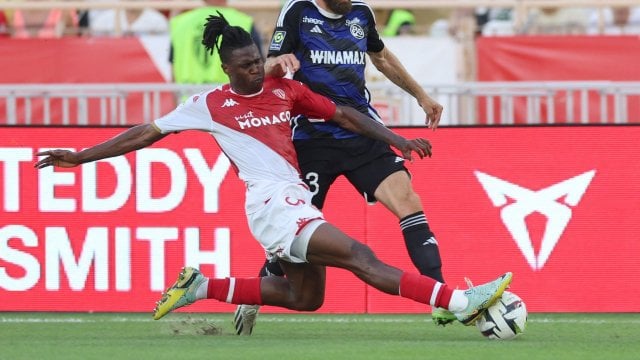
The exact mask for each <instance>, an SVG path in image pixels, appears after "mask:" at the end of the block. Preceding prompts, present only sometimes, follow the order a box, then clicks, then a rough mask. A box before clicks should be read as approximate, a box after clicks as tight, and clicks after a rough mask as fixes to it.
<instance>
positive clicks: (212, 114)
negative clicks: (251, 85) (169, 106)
mask: <svg viewBox="0 0 640 360" xmlns="http://www.w3.org/2000/svg"><path fill="white" fill-rule="evenodd" d="M335 111H336V105H335V104H334V103H333V102H332V101H331V100H329V99H328V98H325V97H323V96H321V95H318V94H315V93H314V92H312V91H311V90H309V88H307V87H306V85H303V84H302V83H300V82H298V81H294V80H288V79H283V78H267V79H265V81H264V85H263V87H262V90H261V91H260V92H258V93H257V94H253V95H239V94H236V93H235V92H233V90H231V87H230V86H229V85H224V86H221V87H218V88H216V89H213V90H210V91H207V92H204V93H201V94H198V95H193V96H191V97H190V98H189V99H188V100H187V101H185V102H184V103H182V104H180V105H179V106H178V107H177V108H176V109H175V110H173V111H172V112H171V113H169V114H167V115H165V116H163V117H161V118H160V119H157V120H155V121H154V125H155V126H156V127H157V128H158V129H159V130H160V132H162V133H163V134H164V133H170V132H179V131H184V130H201V131H207V132H209V133H211V134H212V135H213V137H214V138H215V140H216V141H217V142H218V145H219V146H220V148H221V150H222V151H223V152H224V153H225V154H226V155H227V157H228V158H229V160H230V161H231V163H232V164H233V167H234V169H235V171H236V173H237V174H238V177H239V178H240V179H241V180H243V181H244V182H245V183H246V184H247V193H248V194H249V192H251V191H252V188H254V190H258V191H257V192H260V193H262V194H265V192H267V193H268V189H267V188H268V187H269V186H268V184H273V183H274V182H276V183H277V182H285V183H299V182H300V181H301V180H300V171H299V168H298V161H297V158H296V152H295V148H294V147H293V142H292V140H291V125H290V120H291V118H293V117H294V116H295V115H298V114H301V113H304V114H305V115H307V116H309V117H312V118H318V119H331V118H332V117H333V115H334V114H335ZM261 185H262V186H261ZM259 188H260V189H259ZM247 201H248V202H249V196H247ZM247 206H248V207H250V204H249V203H247ZM247 210H249V209H247Z"/></svg>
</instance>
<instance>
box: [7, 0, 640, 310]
mask: <svg viewBox="0 0 640 360" xmlns="http://www.w3.org/2000/svg"><path fill="white" fill-rule="evenodd" d="M228 3H229V4H228V6H231V7H235V8H237V9H239V10H241V11H244V12H246V13H248V14H250V15H252V16H253V17H254V19H255V22H256V25H257V27H258V28H259V29H260V31H261V33H262V40H263V42H264V50H265V51H266V47H267V43H268V41H269V40H270V35H271V32H272V30H273V24H274V23H275V19H276V17H277V13H278V11H279V9H280V6H281V1H268V0H258V1H248V0H230V1H229V2H228ZM368 3H369V4H370V5H371V6H372V7H373V8H374V9H375V12H376V16H377V21H378V24H379V27H380V28H379V30H380V32H382V31H383V30H384V26H385V23H386V20H387V18H388V17H389V15H390V13H391V12H392V11H393V10H396V9H406V10H409V11H411V12H412V13H413V15H414V16H415V23H413V24H412V27H411V29H410V31H409V34H403V35H398V36H388V37H385V38H384V41H385V43H386V44H387V46H389V48H391V49H392V50H393V52H394V53H395V54H396V55H397V56H398V57H399V58H400V60H401V61H402V62H403V63H404V64H405V66H406V67H407V68H408V69H409V71H410V72H411V73H412V74H413V76H414V77H415V78H416V80H418V82H419V83H420V84H422V85H423V86H424V87H425V89H427V90H428V92H429V93H430V94H432V95H433V96H435V97H436V98H437V99H439V101H440V102H441V103H442V104H443V106H444V108H445V111H444V116H443V120H442V123H441V124H442V128H441V129H439V130H438V131H436V132H433V133H432V132H427V131H426V130H425V129H424V128H421V125H423V123H424V116H423V115H422V114H421V112H420V110H419V108H418V107H417V105H416V104H415V101H413V99H412V98H411V97H409V96H408V95H406V94H404V93H402V92H401V91H400V90H399V89H398V88H397V87H395V86H394V85H393V84H391V83H390V82H389V81H387V80H385V79H384V78H383V77H382V76H381V75H380V74H379V73H377V72H376V71H375V70H373V69H369V70H370V71H369V72H368V78H369V88H370V90H371V93H372V102H373V103H374V105H375V107H377V108H378V110H379V111H380V112H381V115H382V116H383V118H384V120H385V122H386V123H387V124H388V125H389V126H392V127H394V128H395V129H396V130H397V131H398V132H400V133H402V134H403V135H405V136H413V137H416V136H424V137H427V138H429V139H430V140H431V141H432V143H433V144H434V151H435V155H434V157H433V158H432V159H427V160H422V161H415V162H414V163H412V164H409V168H410V170H411V172H412V174H413V178H414V183H415V185H416V189H417V190H418V191H419V192H420V194H421V195H422V198H423V199H424V201H425V208H426V213H427V216H428V218H429V220H430V222H431V224H432V227H433V228H434V229H435V232H436V234H437V236H438V239H439V241H440V243H441V248H442V253H443V261H444V273H445V276H446V278H447V281H448V282H449V283H450V284H452V285H454V286H455V285H459V286H461V287H463V286H464V282H463V278H464V277H465V276H467V277H470V278H471V279H472V280H475V281H477V282H483V281H485V280H488V279H491V278H492V277H493V275H494V274H497V273H499V272H501V271H506V270H510V271H513V272H514V273H515V280H514V283H513V287H512V290H513V291H514V292H515V293H517V294H519V295H520V296H521V297H522V298H523V299H524V300H525V302H526V303H527V307H528V309H529V310H530V311H531V312H639V311H640V303H639V302H638V301H637V300H636V299H637V298H638V296H640V283H639V282H638V281H637V280H636V279H637V278H638V276H639V275H640V270H639V269H640V268H638V266H637V257H638V254H640V243H639V242H638V241H637V234H638V233H639V232H640V225H638V221H637V220H636V219H637V218H638V217H640V197H638V193H640V191H639V190H640V161H639V160H638V157H637V153H636V151H637V147H638V142H639V140H640V127H638V124H640V70H639V69H640V68H639V67H638V66H637V63H638V59H639V58H640V40H639V39H640V38H639V37H638V35H639V34H640V1H637V0H635V1H631V0H627V1H624V0H606V1H605V0H601V1H598V0H591V1H578V0H554V1H551V0H485V1H483V0H477V1H465V0H448V1H441V0H404V1H400V0H398V1H391V0H390V1H383V0H379V1H375V0H370V1H368ZM202 5H203V3H202V2H200V1H191V0H184V1H175V0H170V1H109V0H105V1H97V0H96V1H48V0H44V1H29V0H22V1H0V14H2V15H3V16H1V17H0V54H2V56H0V134H1V135H0V179H2V182H1V183H0V297H1V298H3V301H2V302H0V311H100V312H121V311H123V312H142V311H148V310H150V309H151V308H152V307H153V305H152V304H153V303H154V301H155V300H157V299H156V298H157V296H158V293H159V292H160V291H161V290H162V289H164V287H165V286H166V285H167V284H169V283H170V282H171V281H173V277H174V276H175V274H177V272H178V269H179V268H180V267H182V266H184V265H185V264H188V265H195V266H199V267H201V268H202V269H203V270H204V271H205V272H206V273H207V274H208V275H210V276H217V277H224V276H229V275H234V276H253V275H255V273H256V270H257V267H258V265H259V264H261V263H262V259H263V255H262V252H261V250H260V248H259V246H258V244H257V243H256V242H255V241H254V240H253V239H251V237H250V234H249V231H248V229H247V227H246V224H245V219H244V215H243V206H242V200H243V187H242V184H240V182H239V181H237V180H236V179H234V177H235V176H234V175H233V172H232V171H229V164H228V161H225V159H224V156H223V155H222V154H221V153H220V152H219V150H218V149H217V148H216V147H215V146H213V144H212V143H211V142H210V138H208V137H207V136H202V134H191V135H188V134H182V135H178V136H175V137H171V138H169V139H167V140H166V141H164V142H162V143H161V144H158V146H154V147H153V148H151V149H147V150H144V151H140V152H138V153H136V154H130V155H128V156H127V157H125V158H117V159H111V160H105V161H101V162H98V163H96V164H92V165H85V166H83V167H82V169H72V170H58V169H56V170H55V171H53V170H52V169H47V170H43V171H39V172H38V171H35V170H34V169H33V168H32V165H33V163H34V162H35V160H36V157H35V153H36V152H37V151H39V150H40V149H45V148H56V147H66V148H75V149H80V148H83V147H87V146H90V145H92V144H95V143H96V142H99V141H102V140H105V139H107V138H108V137H111V136H113V135H114V134H116V133H118V132H119V131H121V130H122V127H125V126H130V125H132V124H136V123H139V122H150V121H152V120H153V119H154V118H156V117H159V116H161V115H162V114H164V113H166V112H167V111H169V110H171V109H172V108H174V107H175V106H176V99H180V98H182V96H183V95H185V94H190V93H193V92H197V91H199V90H201V89H205V88H210V87H211V86H214V84H205V85H197V84H175V83H173V82H172V78H171V67H170V63H169V61H168V58H169V43H170V39H169V33H168V32H167V31H166V30H165V31H159V30H157V29H156V30H152V31H148V32H145V31H140V32H135V33H130V32H128V31H126V29H123V28H122V26H121V25H118V24H117V23H113V24H112V26H109V24H107V26H106V29H107V30H101V31H102V32H100V31H98V30H95V29H92V28H91V26H90V24H89V25H88V26H87V25H86V24H84V25H85V26H80V25H79V24H82V22H81V21H80V19H82V18H83V16H86V18H89V19H91V16H90V15H91V14H94V15H96V16H97V15H99V14H101V13H104V12H112V13H113V12H115V14H120V13H122V14H127V13H133V14H135V13H136V11H138V12H139V11H141V10H153V11H157V12H159V13H161V14H162V15H163V16H164V17H165V19H170V18H171V17H172V16H175V15H176V14H178V13H180V12H181V11H184V10H187V9H192V8H195V7H199V6H202ZM58 10H59V11H60V12H62V13H71V14H73V16H71V18H72V21H71V22H70V24H71V25H67V27H66V28H65V30H64V31H63V32H61V33H60V35H59V36H54V37H53V38H38V37H37V36H36V37H27V38H20V37H19V36H16V31H15V29H13V28H12V27H13V26H14V25H15V22H14V21H15V14H16V13H23V14H25V15H26V14H29V13H30V12H31V13H32V14H36V15H34V18H37V17H38V14H40V18H42V14H47V13H49V12H51V11H58ZM25 17H26V16H25ZM112 18H113V16H112ZM73 19H75V20H73ZM74 21H77V22H74ZM326 217H327V219H329V220H330V221H332V222H334V223H336V224H337V225H338V226H340V227H341V228H343V229H345V230H346V231H347V232H348V233H349V234H351V235H353V236H355V237H356V238H358V239H360V240H362V241H364V242H366V243H368V244H370V245H371V246H372V247H373V248H374V250H375V251H376V252H377V253H378V255H379V256H380V257H381V258H382V259H384V260H386V261H388V262H390V263H392V264H394V265H397V266H400V267H402V268H405V269H411V268H412V267H411V263H410V261H409V259H408V257H407V256H406V255H405V250H404V245H403V244H402V240H401V237H400V232H399V229H398V225H397V224H396V223H395V220H393V219H392V217H391V216H389V214H388V213H387V212H386V210H384V209H382V208H381V207H379V206H373V207H369V206H366V205H365V204H363V201H362V200H361V199H360V197H359V195H358V194H355V193H354V191H353V190H352V189H351V188H350V187H349V185H348V184H346V183H344V182H339V183H338V184H337V186H336V188H335V189H333V190H332V193H331V194H330V198H329V200H328V207H327V209H326ZM328 276H329V279H328V290H327V301H326V303H325V305H324V306H323V307H322V308H321V310H320V312H326V313H419V312H424V309H423V308H422V307H421V306H417V305H416V304H413V303H410V302H408V301H403V300H400V301H398V299H395V298H393V297H390V296H386V295H384V294H380V293H378V292H376V291H375V290H372V289H369V288H367V287H366V286H364V285H362V284H361V283H360V282H358V281H357V280H356V279H355V278H354V277H352V276H351V275H350V274H347V273H345V272H343V271H340V270H331V271H330V272H329V275H328ZM621 292H622V293H623V294H624V296H622V297H621V298H618V299H617V300H616V301H611V300H610V297H609V295H608V294H611V293H618V294H619V293H621ZM9 293H12V294H13V293H18V294H21V295H25V296H8V295H9ZM70 294H74V295H77V294H81V295H82V296H70ZM232 309H233V307H232V306H230V305H226V304H217V303H209V304H206V305H201V304H198V305H197V306H194V307H193V308H192V309H191V310H193V311H203V312H228V311H231V310H232ZM265 311H266V312H281V310H278V309H265Z"/></svg>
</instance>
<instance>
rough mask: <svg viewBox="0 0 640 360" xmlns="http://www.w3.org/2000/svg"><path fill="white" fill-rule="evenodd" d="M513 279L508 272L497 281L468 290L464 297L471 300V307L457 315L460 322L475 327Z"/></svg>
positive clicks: (468, 306)
mask: <svg viewBox="0 0 640 360" xmlns="http://www.w3.org/2000/svg"><path fill="white" fill-rule="evenodd" d="M512 278H513V274H512V273H510V272H508V273H506V274H504V275H502V276H500V277H499V278H497V279H496V280H493V281H491V282H488V283H486V284H482V285H478V286H474V287H470V288H469V289H467V290H466V291H465V292H464V295H465V296H466V297H467V299H469V305H467V308H466V309H464V310H463V311H461V312H458V313H456V314H455V315H456V318H458V321H460V322H461V323H462V324H464V325H466V326H469V325H473V324H474V323H475V321H476V320H477V319H478V317H480V315H482V313H484V312H485V311H486V310H487V308H489V306H491V305H493V304H494V303H495V302H496V301H497V300H498V299H499V298H500V297H501V296H502V293H503V292H504V291H505V289H507V288H508V287H509V284H511V279H512Z"/></svg>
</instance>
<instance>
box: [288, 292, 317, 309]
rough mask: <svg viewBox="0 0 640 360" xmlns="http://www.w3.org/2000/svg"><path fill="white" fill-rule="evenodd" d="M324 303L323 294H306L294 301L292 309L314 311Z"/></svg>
mask: <svg viewBox="0 0 640 360" xmlns="http://www.w3.org/2000/svg"><path fill="white" fill-rule="evenodd" d="M322 304H324V294H306V296H304V297H299V298H297V299H296V300H295V301H294V304H293V307H292V309H293V310H296V311H316V310H318V309H320V307H321V306H322Z"/></svg>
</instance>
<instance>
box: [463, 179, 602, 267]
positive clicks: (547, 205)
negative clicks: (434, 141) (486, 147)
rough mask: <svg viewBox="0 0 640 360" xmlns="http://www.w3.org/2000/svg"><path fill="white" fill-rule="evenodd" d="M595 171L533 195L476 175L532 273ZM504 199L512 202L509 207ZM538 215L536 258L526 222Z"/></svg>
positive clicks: (550, 249) (545, 256) (540, 264)
mask: <svg viewBox="0 0 640 360" xmlns="http://www.w3.org/2000/svg"><path fill="white" fill-rule="evenodd" d="M595 174H596V171H595V170H591V171H587V172H585V173H583V174H581V175H578V176H575V177H572V178H571V179H568V180H564V181H562V182H559V183H557V184H553V185H551V186H549V187H546V188H544V189H541V190H538V191H533V190H529V189H526V188H523V187H521V186H518V185H516V184H512V183H510V182H507V181H505V180H502V179H499V178H497V177H494V176H491V175H488V174H485V173H483V172H480V171H476V172H475V175H476V177H477V178H478V181H479V182H480V184H481V185H482V187H483V188H484V190H485V192H486V193H487V195H488V196H489V199H491V202H492V203H493V205H494V206H496V207H502V210H500V217H501V218H502V222H503V223H504V225H505V227H506V228H507V230H508V231H509V233H510V234H511V236H512V237H513V239H514V240H515V242H516V244H517V245H518V248H519V249H520V251H521V252H522V254H523V255H524V257H525V259H526V260H527V262H528V263H529V266H531V268H532V269H533V270H540V269H542V267H543V266H544V264H545V263H546V262H547V260H548V259H549V256H550V255H551V253H552V252H553V249H554V248H555V246H556V244H557V243H558V240H560V236H562V233H563V232H564V230H565V228H566V227H567V224H568V223H569V220H571V216H572V211H571V207H573V206H576V205H578V203H579V202H580V200H581V199H582V196H583V195H584V193H585V191H586V190H587V187H588V186H589V184H590V183H591V180H592V179H593V177H594V176H595ZM507 198H510V199H512V200H513V201H514V202H512V203H508V200H507ZM534 212H538V213H540V214H542V215H544V216H545V217H546V218H547V224H546V226H545V230H544V234H543V235H542V242H541V245H540V251H539V252H538V254H537V256H536V254H535V251H534V249H533V244H532V242H531V238H530V236H529V230H528V229H527V224H526V222H525V218H526V217H527V216H529V215H530V214H532V213H534Z"/></svg>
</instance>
